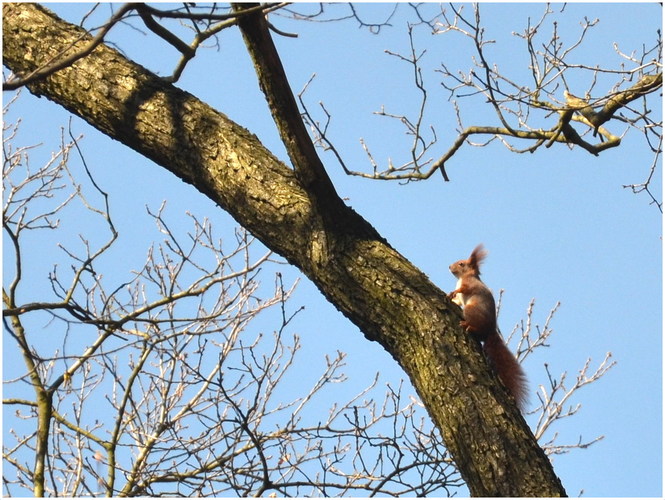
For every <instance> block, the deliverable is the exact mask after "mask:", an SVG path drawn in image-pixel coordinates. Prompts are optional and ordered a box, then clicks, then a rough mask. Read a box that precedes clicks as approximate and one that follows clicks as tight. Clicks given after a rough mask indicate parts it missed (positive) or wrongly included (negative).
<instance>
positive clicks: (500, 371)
mask: <svg viewBox="0 0 665 500" xmlns="http://www.w3.org/2000/svg"><path fill="white" fill-rule="evenodd" d="M486 256H487V251H486V250H484V249H483V245H482V244H481V245H478V246H477V247H476V248H474V249H473V252H471V255H470V256H469V258H468V259H466V260H458V261H457V262H455V263H453V264H451V265H450V272H451V273H453V274H454V275H455V277H456V278H458V279H457V287H456V289H455V290H453V291H452V292H450V294H448V296H449V297H450V298H451V299H453V298H455V299H458V300H455V302H457V303H458V304H459V303H460V301H459V299H460V298H461V304H460V305H461V306H462V309H463V312H464V320H462V321H460V325H461V326H462V328H464V329H465V330H466V331H467V332H469V333H470V334H471V335H472V336H473V337H474V338H476V339H477V340H479V341H482V343H483V350H484V352H485V355H486V356H487V359H488V361H489V363H490V365H491V366H492V368H493V369H494V371H495V372H496V373H497V375H498V376H499V378H500V379H501V381H502V382H503V384H504V385H505V386H506V387H507V388H508V390H509V391H510V393H511V394H512V395H513V397H514V398H515V401H516V402H517V405H518V406H519V408H520V409H522V410H523V409H524V407H525V405H526V403H527V399H528V396H527V380H526V375H525V374H524V371H523V370H522V367H521V366H520V365H519V363H518V362H517V359H515V356H513V354H512V353H511V352H510V351H509V350H508V347H506V344H505V343H504V342H503V339H502V338H501V336H500V335H499V330H498V329H497V324H496V305H495V303H494V297H493V296H492V292H491V291H490V289H489V288H487V285H485V283H483V282H482V281H481V280H480V263H481V262H482V261H483V260H484V259H485V257H486Z"/></svg>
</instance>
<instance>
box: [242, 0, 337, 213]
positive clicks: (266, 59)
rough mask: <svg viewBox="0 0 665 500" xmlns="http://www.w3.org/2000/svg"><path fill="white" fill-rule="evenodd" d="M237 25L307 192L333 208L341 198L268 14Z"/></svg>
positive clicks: (255, 14)
mask: <svg viewBox="0 0 665 500" xmlns="http://www.w3.org/2000/svg"><path fill="white" fill-rule="evenodd" d="M253 7H256V4H233V10H234V11H235V12H238V13H240V12H242V11H243V10H246V9H252V8H253ZM238 26H239V27H240V30H241V32H242V35H243V39H244V40H245V45H246V46H247V50H248V51H249V54H250V56H251V57H252V61H253V62H254V68H255V70H256V75H257V77H258V79H259V84H260V86H261V90H262V91H263V93H264V95H265V97H266V100H267V101H268V106H269V107H270V112H271V113H272V116H273V119H274V120H275V124H276V125H277V129H278V131H279V135H280V137H281V139H282V142H283V143H284V145H285V146H286V151H287V153H288V155H289V158H290V159H291V163H292V165H293V167H294V169H295V172H296V176H297V177H298V179H299V180H300V182H301V183H302V185H303V187H304V188H305V190H306V191H307V192H308V193H310V194H312V195H313V196H315V197H316V198H317V199H319V200H320V202H323V203H324V205H325V206H324V207H322V208H323V209H324V210H326V209H327V210H331V209H333V208H334V207H335V206H336V205H339V203H340V201H341V200H340V198H339V196H338V195H337V193H336V191H335V187H334V186H333V184H332V182H331V180H330V177H328V174H327V172H326V171H325V168H324V167H323V163H322V162H321V160H320V158H319V156H318V155H317V153H316V149H315V147H314V143H313V142H312V140H311V138H310V137H309V133H308V132H307V128H306V127H305V124H304V122H303V120H302V117H301V116H300V110H299V109H298V105H297V103H296V99H295V96H294V95H293V92H292V90H291V86H290V85H289V81H288V78H287V76H286V72H285V71H284V67H283V65H282V61H281V59H280V57H279V54H278V53H277V49H276V48H275V44H274V43H273V41H272V37H271V36H270V31H269V24H268V22H267V20H266V17H265V14H264V13H263V12H261V11H259V12H253V13H251V14H248V15H244V16H239V18H238Z"/></svg>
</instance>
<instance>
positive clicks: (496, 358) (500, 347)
mask: <svg viewBox="0 0 665 500" xmlns="http://www.w3.org/2000/svg"><path fill="white" fill-rule="evenodd" d="M483 349H484V350H485V354H486V355H487V358H488V360H489V362H490V364H491V365H492V368H493V369H494V371H495V372H496V374H497V375H498V376H499V378H500V379H501V382H503V385H505V386H506V387H507V388H508V390H509V391H510V393H511V394H512V395H513V397H514V398H515V401H517V406H518V407H519V408H520V409H521V410H524V408H525V406H526V404H527V403H528V399H529V397H528V392H527V391H528V388H527V379H526V375H525V374H524V370H522V367H521V366H520V364H519V363H518V362H517V359H515V356H513V353H512V352H510V350H509V349H508V347H507V346H506V344H505V343H504V342H503V340H502V339H501V337H500V336H499V334H498V333H495V334H494V335H489V336H488V337H487V339H486V340H485V342H484V346H483Z"/></svg>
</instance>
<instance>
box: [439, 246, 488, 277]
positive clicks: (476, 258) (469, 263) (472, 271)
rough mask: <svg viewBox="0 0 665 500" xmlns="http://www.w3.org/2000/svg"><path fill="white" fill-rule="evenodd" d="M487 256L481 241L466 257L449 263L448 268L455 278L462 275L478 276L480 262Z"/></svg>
mask: <svg viewBox="0 0 665 500" xmlns="http://www.w3.org/2000/svg"><path fill="white" fill-rule="evenodd" d="M486 256H487V251H486V250H485V249H484V248H483V245H482V243H481V244H480V245H478V246H477V247H476V248H474V249H473V252H471V255H470V256H469V258H468V259H463V260H458V261H457V262H454V263H453V264H451V265H450V267H449V268H448V269H450V272H451V273H453V275H454V276H455V277H456V278H461V277H463V276H468V275H472V276H480V263H481V262H482V261H483V260H484V259H485V257H486Z"/></svg>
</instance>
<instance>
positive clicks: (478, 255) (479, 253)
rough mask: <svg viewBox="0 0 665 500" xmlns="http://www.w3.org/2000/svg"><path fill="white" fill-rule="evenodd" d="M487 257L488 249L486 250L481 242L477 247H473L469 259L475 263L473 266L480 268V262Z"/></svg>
mask: <svg viewBox="0 0 665 500" xmlns="http://www.w3.org/2000/svg"><path fill="white" fill-rule="evenodd" d="M485 257H487V250H485V247H483V244H482V243H480V244H479V245H478V246H477V247H476V248H474V249H473V252H471V256H469V261H470V262H471V264H472V265H473V267H476V268H478V267H479V266H480V263H481V262H482V261H483V260H485Z"/></svg>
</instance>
